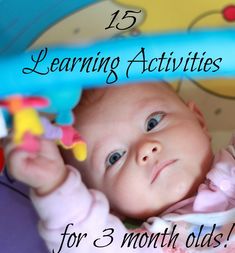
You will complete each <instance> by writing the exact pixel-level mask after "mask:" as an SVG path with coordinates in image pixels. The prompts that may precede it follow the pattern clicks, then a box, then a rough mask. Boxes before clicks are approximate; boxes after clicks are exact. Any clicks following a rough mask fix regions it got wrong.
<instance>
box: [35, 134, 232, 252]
mask: <svg viewBox="0 0 235 253" xmlns="http://www.w3.org/2000/svg"><path fill="white" fill-rule="evenodd" d="M68 169H69V170H70V172H69V175H68V178H67V180H66V181H65V182H64V183H63V185H62V186H61V187H59V188H58V189H56V190H55V191H54V192H52V193H51V194H49V195H47V196H44V197H39V196H36V195H35V194H34V193H33V192H31V197H32V201H33V203H34V205H35V208H36V210H37V212H38V214H39V217H40V222H39V232H40V234H41V236H42V237H43V239H44V240H45V242H46V244H47V246H48V248H49V250H50V252H55V253H60V252H62V253H74V252H77V253H78V252H81V253H96V252H104V253H105V252H108V253H110V252H112V253H114V252H125V253H128V252H136V253H137V252H140V253H145V252H148V253H152V252H155V253H158V252H169V253H170V252H174V253H183V252H223V253H232V252H235V238H234V233H235V228H234V233H231V237H230V240H229V243H228V241H227V240H226V238H225V235H228V233H229V230H230V229H231V226H232V224H233V222H235V208H234V207H235V137H233V138H232V141H231V143H230V145H229V146H228V147H227V148H226V149H222V150H221V151H220V152H218V154H217V155H216V156H215V159H214V163H213V166H212V169H211V170H210V172H209V173H208V174H207V178H206V180H205V182H204V183H203V184H201V185H200V187H199V189H198V194H197V195H196V196H194V197H192V198H189V199H186V200H183V201H181V202H179V203H177V204H175V205H173V206H172V207H171V208H169V209H168V210H167V211H166V212H164V213H163V214H162V215H161V216H160V217H152V218H149V219H148V221H146V222H145V223H143V225H142V227H141V228H140V230H139V231H141V234H140V235H139V237H138V238H139V240H137V241H136V244H134V241H135V240H134V239H133V241H132V242H131V243H130V247H128V239H127V238H128V235H129V233H130V231H128V230H127V229H126V228H125V226H124V225H123V223H122V222H121V220H119V219H118V218H117V217H115V216H114V215H112V214H110V209H109V203H108V201H107V198H106V197H105V196H104V194H102V193H101V192H99V191H96V190H88V189H87V187H86V186H85V185H84V184H83V182H82V181H81V177H80V174H79V172H78V171H77V170H75V169H74V168H72V167H70V166H68ZM202 224H203V225H204V227H203V229H205V228H206V229H207V231H211V232H212V231H214V232H213V233H215V235H216V234H219V233H222V234H223V235H224V238H221V240H219V241H220V243H217V242H216V241H215V240H214V241H213V243H212V244H211V246H210V247H206V246H205V247H194V245H193V246H191V247H188V248H187V247H186V241H187V238H188V237H189V235H190V234H191V233H194V234H195V235H198V233H199V230H200V228H201V225H202ZM214 224H215V225H216V227H213V225H214ZM174 225H176V227H175V230H174ZM165 229H167V232H165V235H164V231H165ZM213 229H214V230H213ZM139 231H137V230H136V231H135V232H136V233H137V232H139ZM215 231H216V232H215ZM204 232H205V231H204ZM156 233H159V241H157V243H156V245H155V247H154V245H153V243H152V244H148V242H149V240H150V237H151V235H152V236H153V235H154V234H156ZM177 233H179V237H178V238H177V240H176V241H175V244H171V245H172V246H173V245H174V248H171V247H167V246H164V247H163V245H164V244H167V243H165V242H168V243H169V241H170V240H171V239H172V237H173V235H176V234H177ZM75 234H76V235H75ZM141 235H142V237H141ZM204 235H205V233H204ZM204 235H203V233H202V235H200V236H201V237H200V240H201V241H202V240H203V238H204V237H203V236H204ZM164 237H165V239H164ZM99 238H100V240H99ZM151 238H153V237H151ZM125 239H126V241H125ZM163 239H164V240H165V241H164V242H163ZM200 240H199V241H200ZM218 244H219V245H218ZM225 244H227V245H225ZM105 245H108V246H106V247H101V246H105ZM148 246H149V247H148ZM187 246H189V245H187ZM213 246H216V247H213ZM53 250H54V251H53Z"/></svg>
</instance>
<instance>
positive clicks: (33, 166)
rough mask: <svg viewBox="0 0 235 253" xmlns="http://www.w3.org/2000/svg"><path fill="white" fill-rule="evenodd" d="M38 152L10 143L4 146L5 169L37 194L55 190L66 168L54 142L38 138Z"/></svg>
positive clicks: (64, 175)
mask: <svg viewBox="0 0 235 253" xmlns="http://www.w3.org/2000/svg"><path fill="white" fill-rule="evenodd" d="M39 142H40V143H39V145H40V148H39V151H38V152H27V151H25V150H23V149H21V148H19V147H15V146H14V145H13V144H12V143H10V144H8V145H7V146H6V151H7V152H6V159H7V169H8V171H9V172H10V174H11V175H12V176H13V177H14V178H15V179H17V180H19V181H21V182H23V183H26V184H28V185H29V186H30V187H32V188H33V189H34V190H35V191H36V193H37V194H38V195H46V194H48V193H50V192H52V191H53V190H55V189H56V188H57V187H58V186H59V185H60V184H62V183H63V182H64V180H65V179H66V177H67V173H68V171H67V169H66V166H65V164H64V161H63V159H62V157H61V155H60V152H59V149H58V147H57V146H56V144H55V143H53V142H52V141H48V140H43V139H40V141H39Z"/></svg>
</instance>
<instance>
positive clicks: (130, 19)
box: [105, 10, 141, 30]
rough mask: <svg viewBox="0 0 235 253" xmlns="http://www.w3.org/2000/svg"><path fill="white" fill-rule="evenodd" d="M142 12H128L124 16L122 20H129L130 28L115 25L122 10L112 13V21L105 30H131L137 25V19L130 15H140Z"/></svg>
mask: <svg viewBox="0 0 235 253" xmlns="http://www.w3.org/2000/svg"><path fill="white" fill-rule="evenodd" d="M140 12H141V10H139V11H131V10H128V11H126V12H125V14H124V16H123V17H122V20H124V19H126V20H127V19H128V20H129V22H130V25H129V26H124V27H122V26H120V23H117V24H116V26H114V25H113V22H114V20H115V19H116V18H117V16H118V14H119V13H120V10H117V11H116V12H114V13H112V15H111V16H113V19H112V21H111V22H110V24H109V26H107V27H105V30H107V29H110V28H117V29H118V30H127V29H129V28H131V27H132V26H133V25H134V24H135V23H136V17H135V16H133V15H130V14H131V13H140Z"/></svg>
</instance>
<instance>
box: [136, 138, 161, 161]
mask: <svg viewBox="0 0 235 253" xmlns="http://www.w3.org/2000/svg"><path fill="white" fill-rule="evenodd" d="M161 149H162V147H161V144H160V143H159V142H144V143H142V144H141V145H140V147H139V150H138V152H137V163H138V164H139V165H145V164H148V163H150V162H152V161H153V160H156V157H155V155H156V153H158V152H160V151H161Z"/></svg>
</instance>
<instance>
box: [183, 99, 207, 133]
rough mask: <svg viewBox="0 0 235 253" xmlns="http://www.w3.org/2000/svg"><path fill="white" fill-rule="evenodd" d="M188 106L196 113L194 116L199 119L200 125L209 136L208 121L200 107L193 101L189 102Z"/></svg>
mask: <svg viewBox="0 0 235 253" xmlns="http://www.w3.org/2000/svg"><path fill="white" fill-rule="evenodd" d="M186 105H187V107H188V108H189V110H190V111H192V112H193V113H194V115H195V116H196V118H197V120H198V122H199V124H200V125H201V127H202V129H203V130H204V131H205V133H206V134H207V135H208V136H209V133H208V128H207V124H206V120H205V118H204V115H203V113H202V112H201V110H200V109H199V107H198V106H197V105H196V104H195V102H193V101H189V102H187V103H186Z"/></svg>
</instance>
